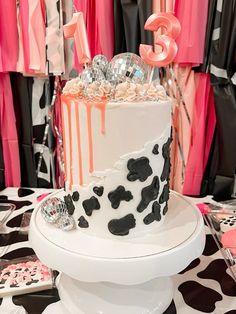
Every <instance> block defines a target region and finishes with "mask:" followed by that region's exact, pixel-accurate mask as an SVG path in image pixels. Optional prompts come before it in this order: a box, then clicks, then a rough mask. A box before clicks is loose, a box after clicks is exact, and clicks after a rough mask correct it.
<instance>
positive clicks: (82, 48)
mask: <svg viewBox="0 0 236 314" xmlns="http://www.w3.org/2000/svg"><path fill="white" fill-rule="evenodd" d="M63 29H64V36H65V38H71V37H74V41H75V46H76V52H77V54H78V60H79V63H81V64H85V63H89V62H90V61H91V55H90V49H89V44H88V38H87V32H86V27H85V23H84V16H83V13H82V12H77V13H74V14H73V17H72V20H71V21H70V22H69V23H68V24H66V25H64V26H63Z"/></svg>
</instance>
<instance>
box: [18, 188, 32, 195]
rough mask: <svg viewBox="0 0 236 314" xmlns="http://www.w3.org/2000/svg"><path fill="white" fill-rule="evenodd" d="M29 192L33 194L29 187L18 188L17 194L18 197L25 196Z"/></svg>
mask: <svg viewBox="0 0 236 314" xmlns="http://www.w3.org/2000/svg"><path fill="white" fill-rule="evenodd" d="M31 194H34V191H32V190H31V189H24V188H20V189H18V196H19V197H25V196H28V195H31Z"/></svg>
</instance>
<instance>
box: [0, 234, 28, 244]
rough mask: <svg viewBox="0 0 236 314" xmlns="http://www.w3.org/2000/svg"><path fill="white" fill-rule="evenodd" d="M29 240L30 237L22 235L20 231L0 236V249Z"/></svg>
mask: <svg viewBox="0 0 236 314" xmlns="http://www.w3.org/2000/svg"><path fill="white" fill-rule="evenodd" d="M27 240H28V235H27V234H25V233H20V232H19V231H13V232H10V233H2V234H0V247H1V246H6V245H11V244H14V243H18V242H24V241H27Z"/></svg>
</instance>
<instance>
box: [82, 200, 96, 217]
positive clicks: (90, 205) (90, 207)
mask: <svg viewBox="0 0 236 314" xmlns="http://www.w3.org/2000/svg"><path fill="white" fill-rule="evenodd" d="M82 204H83V207H84V210H85V213H86V215H87V216H92V213H93V211H94V210H98V209H100V204H99V201H98V199H97V198H96V197H94V196H92V197H90V199H88V200H85V201H83V203H82Z"/></svg>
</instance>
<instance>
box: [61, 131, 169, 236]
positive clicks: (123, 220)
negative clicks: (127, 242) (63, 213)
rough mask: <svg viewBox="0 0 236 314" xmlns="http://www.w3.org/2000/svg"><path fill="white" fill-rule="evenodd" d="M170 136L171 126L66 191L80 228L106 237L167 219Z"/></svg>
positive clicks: (135, 233) (140, 229) (133, 231)
mask: <svg viewBox="0 0 236 314" xmlns="http://www.w3.org/2000/svg"><path fill="white" fill-rule="evenodd" d="M169 136H170V126H168V127H167V128H166V130H165V132H164V133H163V134H162V136H161V137H160V138H158V139H156V140H154V141H152V142H149V143H147V144H146V145H145V146H144V148H143V149H142V150H140V151H137V152H134V153H130V154H127V155H126V156H123V157H122V158H121V159H120V160H119V162H117V163H116V164H115V166H114V168H113V169H109V170H106V171H105V172H104V173H103V174H102V173H100V176H101V177H100V179H99V180H97V181H96V182H94V183H91V184H89V185H88V186H87V187H80V186H78V187H77V188H76V191H73V192H70V193H68V194H67V195H65V197H64V200H65V202H66V204H67V207H69V209H70V210H71V208H75V210H74V214H73V216H74V218H75V220H76V222H77V227H78V229H80V230H81V231H83V232H87V233H89V234H91V235H97V236H101V237H106V238H107V237H111V236H119V237H120V236H126V237H127V236H132V237H133V236H139V235H142V234H145V233H146V232H147V229H146V228H148V230H149V231H152V230H156V229H157V228H158V227H159V226H160V225H161V224H162V223H163V221H164V218H165V215H166V213H167V211H168V199H169V171H170V158H169V150H170V143H171V141H170V137H169ZM157 146H158V147H159V152H158V154H157V151H156V148H157ZM72 203H73V204H72Z"/></svg>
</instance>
